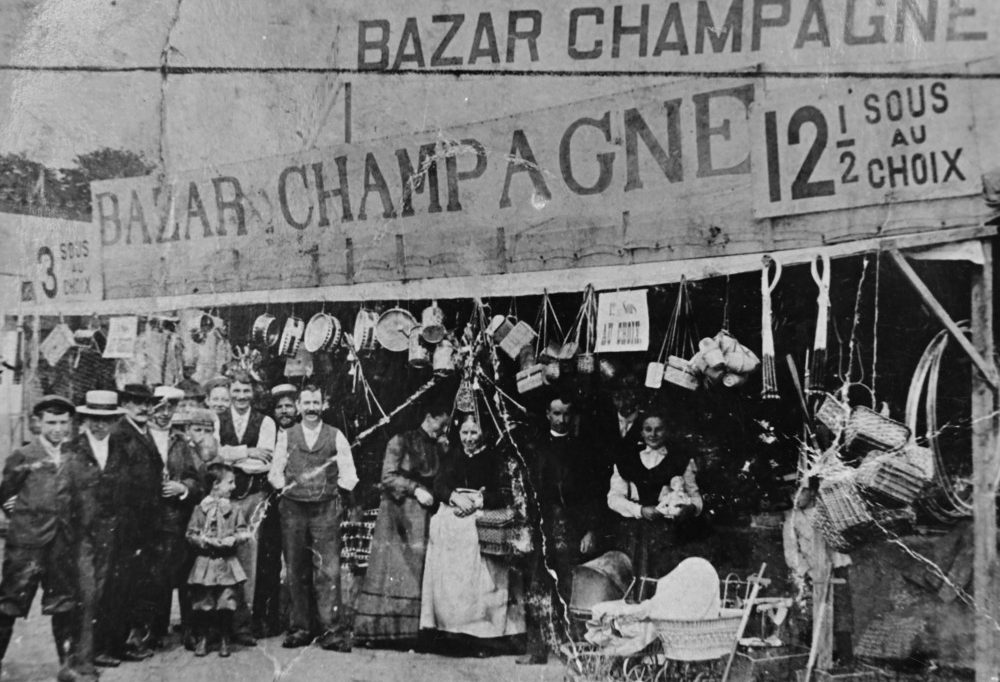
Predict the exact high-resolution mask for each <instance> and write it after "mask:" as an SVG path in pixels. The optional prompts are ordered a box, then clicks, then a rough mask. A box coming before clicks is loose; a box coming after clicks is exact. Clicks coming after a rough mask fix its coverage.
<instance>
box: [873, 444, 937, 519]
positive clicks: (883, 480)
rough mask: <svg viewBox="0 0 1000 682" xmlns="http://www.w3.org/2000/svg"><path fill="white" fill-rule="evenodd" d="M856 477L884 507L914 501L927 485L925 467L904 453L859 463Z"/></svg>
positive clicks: (903, 504)
mask: <svg viewBox="0 0 1000 682" xmlns="http://www.w3.org/2000/svg"><path fill="white" fill-rule="evenodd" d="M856 481H857V483H858V486H859V487H860V489H861V492H862V493H863V494H864V496H865V497H866V498H867V499H869V500H871V501H872V502H874V503H875V504H879V505H882V506H884V507H904V506H906V505H910V504H913V502H914V501H915V500H916V499H917V498H918V497H919V496H920V494H921V493H922V492H923V491H924V489H925V488H926V487H927V483H928V481H927V479H926V478H924V472H923V470H922V469H921V468H920V467H918V466H917V465H915V464H912V463H910V462H908V461H907V460H906V458H905V457H903V456H902V455H894V454H884V455H879V456H877V457H872V458H870V459H868V460H866V461H864V462H862V464H861V466H859V467H858V473H857V478H856Z"/></svg>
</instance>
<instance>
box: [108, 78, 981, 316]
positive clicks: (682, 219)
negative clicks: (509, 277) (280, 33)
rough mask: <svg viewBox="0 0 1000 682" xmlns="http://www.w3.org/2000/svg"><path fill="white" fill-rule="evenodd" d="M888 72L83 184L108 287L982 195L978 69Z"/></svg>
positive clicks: (762, 239)
mask: <svg viewBox="0 0 1000 682" xmlns="http://www.w3.org/2000/svg"><path fill="white" fill-rule="evenodd" d="M881 82H882V81H881V80H879V79H850V80H840V81H837V83H840V84H842V87H841V85H837V84H834V85H831V86H830V91H829V94H826V95H824V94H823V92H822V91H820V90H819V89H817V90H815V91H813V90H803V91H805V92H808V93H809V94H808V95H807V98H806V99H805V100H801V99H796V95H795V92H798V91H799V90H801V89H798V90H795V91H792V94H787V95H786V94H779V93H775V94H774V96H775V99H774V101H773V102H772V100H771V95H768V94H764V91H763V90H762V89H761V88H760V80H759V79H757V78H749V77H748V78H739V79H737V78H732V79H687V80H683V81H677V82H670V83H666V84H663V85H658V86H654V87H649V88H641V89H636V90H630V91H627V92H622V93H619V94H616V95H613V96H606V97H598V98H594V99H590V100H585V101H582V102H577V103H574V104H572V105H566V106H557V107H552V108H549V109H543V110H539V111H532V112H526V113H523V114H517V115H514V116H507V117H503V118H498V119H495V120H492V121H485V122H480V123H473V124H468V125H464V126H460V127H457V128H454V129H451V130H448V131H437V132H428V133H422V134H414V135H406V136H398V137H393V138H389V139H385V140H377V141H372V142H363V143H357V144H352V145H344V146H341V147H336V148H333V149H330V150H325V151H314V152H308V153H302V154H296V155H291V156H287V157H274V158H268V159H262V160H256V161H249V162H246V163H240V164H230V165H221V166H218V167H214V168H211V169H206V170H203V171H196V172H190V173H183V174H180V175H177V176H173V177H170V178H167V179H166V183H165V184H161V179H160V178H158V177H154V176H147V177H142V178H125V179H117V180H108V181H102V182H95V183H92V184H91V192H92V197H93V207H94V208H93V215H94V218H93V220H94V229H95V231H96V233H97V234H99V235H100V240H101V244H102V248H103V254H104V259H105V266H104V270H105V272H108V273H112V272H113V273H114V277H110V276H109V277H107V278H106V282H105V286H106V287H107V288H108V297H109V298H132V297H141V296H154V295H183V294H190V293H204V292H210V291H211V292H215V293H219V292H226V291H251V290H273V289H283V288H296V287H316V286H327V285H343V284H355V283H360V282H379V281H407V280H412V279H422V278H432V277H457V276H481V275H484V274H495V273H507V272H527V271H538V270H552V269H560V268H572V267H578V266H595V265H597V266H609V265H628V264H630V263H636V262H650V261H668V260H681V259H691V258H703V257H710V256H718V255H734V254H743V253H755V252H760V251H766V250H769V249H773V248H774V247H775V244H778V243H780V244H781V248H798V247H806V246H813V245H816V244H818V243H822V240H823V239H824V236H823V234H824V232H823V230H824V229H825V227H824V226H822V225H819V224H817V225H811V224H810V225H807V226H805V227H802V228H801V229H797V230H795V231H787V230H786V231H783V232H782V233H781V234H773V233H772V228H771V225H770V224H769V223H768V222H767V221H760V220H754V208H756V211H757V214H758V216H771V215H781V214H784V213H800V212H804V211H815V210H825V209H831V208H845V207H849V206H858V205H863V204H871V203H879V202H902V201H913V200H917V199H920V200H922V199H925V198H928V197H930V196H954V195H957V194H961V193H966V194H975V193H976V192H977V191H978V188H976V187H975V186H974V183H973V182H972V179H973V178H974V177H976V176H977V174H978V170H977V169H976V161H975V154H974V152H973V151H971V150H970V149H969V142H968V139H969V136H970V135H971V134H972V131H971V130H970V128H971V125H972V123H971V121H972V118H971V114H970V113H969V110H970V104H969V103H970V100H971V97H970V94H969V91H970V89H971V84H970V83H968V82H964V81H960V80H952V81H948V82H944V81H938V80H933V79H927V81H926V82H925V81H924V80H923V79H918V80H914V81H912V82H909V84H908V85H907V84H903V85H896V84H895V83H894V82H889V83H885V84H884V86H883V85H880V83H881ZM907 87H909V89H910V92H911V97H912V98H913V99H912V102H910V103H907V100H906V99H905V98H906V96H907V95H906V92H907V89H906V88H907ZM900 88H902V89H900ZM921 92H922V93H923V96H924V99H923V100H918V99H917V97H918V96H919V93H921ZM897 96H898V98H899V99H898V102H897ZM762 97H763V101H758V100H761V98H762ZM876 98H877V99H876ZM921 102H922V104H921ZM907 107H909V108H907ZM919 107H923V109H922V113H921V114H920V115H919V116H918V115H917V112H920V111H921V110H920V109H919ZM910 108H912V109H913V111H912V112H911V110H910ZM751 111H753V112H754V113H753V114H752V115H751ZM802 112H804V113H802ZM751 116H752V117H753V120H752V121H751ZM866 116H867V117H868V118H869V119H870V120H866V119H865V117H866ZM772 119H773V121H772ZM768 121H771V123H768ZM872 121H874V122H872ZM793 123H794V125H792V124H793ZM767 126H771V127H772V128H773V129H774V130H773V132H772V133H768V132H767V130H766V129H765V128H767ZM819 127H825V133H824V135H825V137H823V138H822V139H820V138H818V137H816V132H815V131H816V130H818V129H819ZM844 131H846V132H844ZM852 139H853V146H850V145H851V144H852V143H851V142H850V140H852ZM752 140H753V141H754V142H753V143H752V142H751V141H752ZM899 140H901V141H899ZM768 141H770V142H768ZM768 144H770V146H768ZM838 144H839V145H842V146H841V147H838ZM752 148H753V149H754V151H753V156H752V154H751V149H752ZM903 149H905V150H907V151H905V152H904V151H901V150H903ZM960 150H961V151H960ZM848 152H849V153H850V155H851V156H852V157H853V161H851V162H850V163H848V162H847V161H845V159H847V158H848V157H847V156H845V154H846V153H848ZM931 152H934V154H933V155H931ZM817 154H818V155H817ZM918 154H919V156H918ZM903 156H905V160H901V159H902V157H903ZM772 157H773V159H775V160H776V161H775V162H774V163H772V162H771V159H772ZM903 163H905V164H907V165H906V169H907V170H906V176H905V182H906V183H907V184H906V186H902V183H904V177H903V175H901V173H902V171H899V170H897V169H898V168H899V167H900V164H903ZM841 164H848V165H844V166H842V165H841ZM851 164H853V165H851ZM848 171H850V172H848ZM772 172H773V176H772ZM751 175H753V176H755V178H754V180H753V183H754V186H756V187H757V194H758V195H759V196H758V197H754V196H753V189H752V186H751V185H752V182H751ZM772 178H773V179H772ZM855 178H857V180H856V181H855ZM825 180H830V181H831V182H832V185H831V184H830V183H825V184H821V183H822V181H825ZM817 187H818V188H819V189H816V188H817ZM831 187H832V190H831V189H830V188H831ZM803 188H804V189H803ZM803 192H804V193H805V194H806V196H803ZM755 199H756V202H755ZM772 204H773V205H772ZM924 224H927V223H925V222H921V221H918V222H917V225H924ZM843 229H844V230H845V232H844V233H842V234H838V235H837V237H838V239H841V240H849V239H851V238H852V237H853V235H854V234H855V233H857V236H858V238H860V237H862V236H868V234H869V232H870V228H869V226H867V225H864V224H854V223H849V224H846V225H845V226H844V228H843ZM914 229H921V228H919V227H917V228H914ZM927 229H931V228H927Z"/></svg>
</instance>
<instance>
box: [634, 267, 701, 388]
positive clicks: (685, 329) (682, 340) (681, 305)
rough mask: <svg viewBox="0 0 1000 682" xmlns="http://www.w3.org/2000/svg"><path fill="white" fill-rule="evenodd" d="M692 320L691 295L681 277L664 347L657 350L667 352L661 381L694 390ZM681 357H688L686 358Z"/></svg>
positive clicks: (693, 333)
mask: <svg viewBox="0 0 1000 682" xmlns="http://www.w3.org/2000/svg"><path fill="white" fill-rule="evenodd" d="M692 320H693V315H692V312H691V295H690V292H689V291H688V284H687V279H685V278H684V277H681V281H680V284H679V285H678V287H677V299H676V300H675V301H674V309H673V311H672V312H671V313H670V323H669V324H668V325H667V334H666V336H665V337H664V343H665V348H664V349H661V353H663V352H666V353H669V355H667V361H666V363H665V364H664V367H663V381H666V382H668V383H671V384H673V385H674V386H679V387H681V388H684V389H687V390H688V391H694V390H696V389H697V388H698V385H699V381H698V373H697V372H696V371H695V369H694V366H693V363H694V361H695V360H694V358H693V357H692V356H693V355H694V335H695V332H694V329H693V321H692ZM685 356H687V357H689V358H692V359H691V360H688V359H686V358H685ZM654 371H655V368H654ZM648 373H649V368H648V367H647V374H648Z"/></svg>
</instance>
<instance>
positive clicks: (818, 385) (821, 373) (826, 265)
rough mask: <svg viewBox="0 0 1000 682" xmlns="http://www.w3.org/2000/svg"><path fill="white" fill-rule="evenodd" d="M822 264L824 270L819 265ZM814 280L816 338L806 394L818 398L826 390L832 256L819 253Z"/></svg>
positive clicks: (812, 264) (813, 272)
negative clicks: (817, 292) (815, 289)
mask: <svg viewBox="0 0 1000 682" xmlns="http://www.w3.org/2000/svg"><path fill="white" fill-rule="evenodd" d="M820 264H822V266H823V267H822V272H821V271H820V268H819V265H820ZM810 269H811V270H812V278H813V281H814V282H816V286H817V287H819V298H817V299H816V301H817V314H816V338H815V340H814V341H813V352H812V368H811V370H810V372H809V379H808V381H806V395H807V396H809V397H811V398H818V397H820V396H822V395H823V394H824V393H825V391H826V385H825V381H824V379H825V377H826V332H827V326H828V323H829V317H830V256H828V255H826V254H819V255H817V256H816V257H815V258H814V259H813V261H812V263H811V265H810Z"/></svg>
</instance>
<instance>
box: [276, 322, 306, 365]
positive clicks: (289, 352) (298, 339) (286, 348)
mask: <svg viewBox="0 0 1000 682" xmlns="http://www.w3.org/2000/svg"><path fill="white" fill-rule="evenodd" d="M305 330H306V324H305V322H303V321H302V318H300V317H295V316H294V315H293V316H292V317H289V318H288V319H287V320H285V329H284V331H282V332H281V341H279V342H278V355H280V356H282V357H286V358H293V357H295V354H296V353H297V352H298V350H299V344H301V343H302V335H303V333H305Z"/></svg>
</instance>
